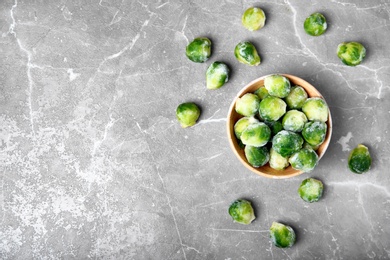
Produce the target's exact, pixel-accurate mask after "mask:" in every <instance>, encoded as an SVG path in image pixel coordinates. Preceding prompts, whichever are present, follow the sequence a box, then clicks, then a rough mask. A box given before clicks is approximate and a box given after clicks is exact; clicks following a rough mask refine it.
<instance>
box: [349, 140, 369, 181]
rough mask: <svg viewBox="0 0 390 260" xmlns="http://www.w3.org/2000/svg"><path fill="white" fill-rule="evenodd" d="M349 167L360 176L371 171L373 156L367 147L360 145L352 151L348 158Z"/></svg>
mask: <svg viewBox="0 0 390 260" xmlns="http://www.w3.org/2000/svg"><path fill="white" fill-rule="evenodd" d="M348 167H349V169H350V170H351V171H352V172H354V173H358V174H361V173H363V172H366V171H368V170H369V169H370V167H371V155H370V152H369V151H368V148H367V147H366V146H364V145H362V144H359V145H358V146H357V147H356V148H355V149H353V150H352V151H351V153H350V154H349V157H348Z"/></svg>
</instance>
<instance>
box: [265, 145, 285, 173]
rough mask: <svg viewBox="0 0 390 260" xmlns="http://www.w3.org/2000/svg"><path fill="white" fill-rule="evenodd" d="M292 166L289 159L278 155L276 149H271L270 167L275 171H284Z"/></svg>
mask: <svg viewBox="0 0 390 260" xmlns="http://www.w3.org/2000/svg"><path fill="white" fill-rule="evenodd" d="M289 165H290V164H289V163H288V158H284V157H283V156H281V155H280V154H278V153H277V152H276V151H275V149H273V148H271V150H270V153H269V166H270V167H271V168H272V169H275V170H284V169H285V168H287V167H288V166H289Z"/></svg>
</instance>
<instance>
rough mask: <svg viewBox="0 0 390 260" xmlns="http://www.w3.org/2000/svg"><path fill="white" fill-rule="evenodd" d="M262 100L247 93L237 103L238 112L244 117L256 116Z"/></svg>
mask: <svg viewBox="0 0 390 260" xmlns="http://www.w3.org/2000/svg"><path fill="white" fill-rule="evenodd" d="M259 104H260V98H259V97H258V96H257V95H255V94H252V93H246V94H245V95H243V96H242V97H240V98H238V99H237V101H236V112H237V113H239V114H240V115H243V116H254V115H255V114H256V112H257V110H258V109H259Z"/></svg>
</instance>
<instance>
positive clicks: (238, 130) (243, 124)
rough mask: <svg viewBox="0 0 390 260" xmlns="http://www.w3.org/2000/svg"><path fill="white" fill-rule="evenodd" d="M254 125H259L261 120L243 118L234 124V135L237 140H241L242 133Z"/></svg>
mask: <svg viewBox="0 0 390 260" xmlns="http://www.w3.org/2000/svg"><path fill="white" fill-rule="evenodd" d="M253 123H259V120H257V119H256V118H254V117H242V118H240V119H238V120H237V122H236V123H235V124H234V134H235V135H236V137H237V139H239V140H240V139H241V134H242V132H243V131H244V130H245V129H246V128H247V127H248V126H249V125H250V124H253Z"/></svg>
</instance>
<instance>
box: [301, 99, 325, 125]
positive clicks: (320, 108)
mask: <svg viewBox="0 0 390 260" xmlns="http://www.w3.org/2000/svg"><path fill="white" fill-rule="evenodd" d="M302 111H303V113H305V115H306V116H307V119H309V120H310V121H315V120H317V121H321V122H326V121H327V120H328V105H327V104H326V103H325V101H324V100H323V99H322V98H319V97H314V98H308V99H306V101H305V103H303V106H302Z"/></svg>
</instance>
